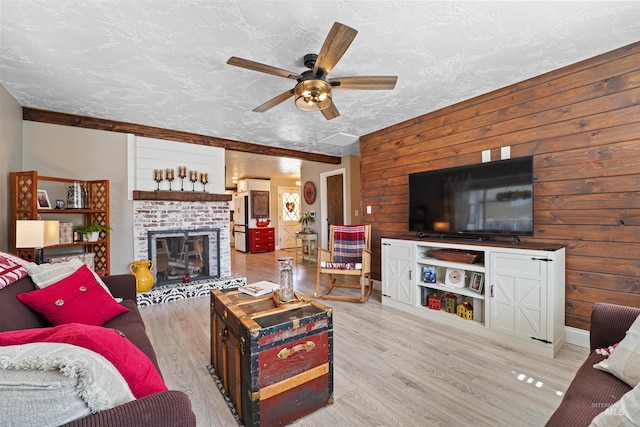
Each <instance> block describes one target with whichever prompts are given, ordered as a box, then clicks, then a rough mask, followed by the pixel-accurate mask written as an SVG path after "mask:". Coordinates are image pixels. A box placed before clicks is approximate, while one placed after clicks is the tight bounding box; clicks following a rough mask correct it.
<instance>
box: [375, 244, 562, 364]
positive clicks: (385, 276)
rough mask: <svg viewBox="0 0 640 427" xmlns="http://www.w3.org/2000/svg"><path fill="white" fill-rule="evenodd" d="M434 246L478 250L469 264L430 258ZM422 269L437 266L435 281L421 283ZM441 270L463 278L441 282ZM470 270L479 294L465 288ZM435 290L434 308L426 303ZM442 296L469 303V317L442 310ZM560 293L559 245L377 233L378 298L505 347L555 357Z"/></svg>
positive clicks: (558, 341)
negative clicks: (437, 306)
mask: <svg viewBox="0 0 640 427" xmlns="http://www.w3.org/2000/svg"><path fill="white" fill-rule="evenodd" d="M440 249H449V250H457V251H461V252H473V253H478V255H479V259H478V261H477V262H475V263H473V264H468V263H461V262H453V261H444V260H441V259H436V258H435V257H433V256H432V254H433V252H432V251H434V250H440ZM425 269H427V272H428V271H435V273H436V274H435V276H436V279H435V283H425V278H424V272H425ZM447 269H456V270H458V271H459V272H460V273H461V274H463V275H464V276H465V284H464V287H454V286H450V285H448V284H447V283H445V275H446V273H447ZM451 271H452V270H449V272H451ZM474 273H476V278H478V277H477V276H478V275H479V277H481V278H482V279H483V281H484V283H483V288H482V290H481V291H480V292H479V293H478V292H476V291H474V290H473V289H471V288H470V286H469V280H470V278H471V277H472V276H473V275H474ZM458 286H460V285H458ZM434 292H435V293H437V294H438V296H439V297H440V298H441V304H440V305H441V309H440V310H435V309H430V308H429V307H428V301H427V297H428V295H430V294H432V293H434ZM446 295H450V297H449V298H450V300H453V298H454V297H455V301H456V304H459V303H462V302H463V301H464V302H468V303H469V304H471V305H472V307H473V320H466V319H464V318H462V317H459V316H458V315H457V314H456V313H448V312H446V311H445V307H446V303H445V296H446ZM564 295H565V248H564V247H563V246H558V245H544V246H543V245H538V244H524V243H523V244H511V243H509V242H493V241H490V240H489V241H480V242H460V241H457V240H455V241H454V240H445V239H437V238H428V237H425V238H417V237H407V238H406V239H403V238H400V239H397V238H382V304H384V305H388V306H391V307H394V308H397V309H400V310H403V311H406V312H409V313H412V314H415V315H417V316H421V317H424V318H428V319H432V320H434V321H438V322H442V323H446V324H449V325H452V326H455V327H458V328H460V329H464V330H467V331H470V332H474V333H477V334H482V335H484V336H486V337H491V338H493V339H496V340H500V341H502V342H504V343H505V344H507V345H513V346H514V347H518V348H526V349H527V350H529V351H532V352H535V353H538V354H542V355H545V356H547V357H555V355H556V354H557V353H558V351H559V350H560V348H561V347H562V345H563V344H564V304H565V296H564Z"/></svg>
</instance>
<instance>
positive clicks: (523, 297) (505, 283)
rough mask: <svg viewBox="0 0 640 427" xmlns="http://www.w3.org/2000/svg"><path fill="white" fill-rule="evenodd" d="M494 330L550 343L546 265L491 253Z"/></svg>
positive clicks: (524, 257) (528, 257)
mask: <svg viewBox="0 0 640 427" xmlns="http://www.w3.org/2000/svg"><path fill="white" fill-rule="evenodd" d="M490 260H491V264H490V265H491V269H490V271H491V274H490V276H491V277H490V286H491V288H490V289H489V292H490V299H491V323H490V327H491V329H493V330H495V331H497V332H502V333H507V334H510V335H515V336H518V337H521V338H527V339H531V338H533V339H536V340H539V341H542V342H547V340H548V339H549V338H550V337H547V302H546V301H547V291H548V289H547V288H548V278H547V261H548V260H545V259H544V258H538V257H534V256H531V255H524V254H513V253H501V252H492V253H491V255H490Z"/></svg>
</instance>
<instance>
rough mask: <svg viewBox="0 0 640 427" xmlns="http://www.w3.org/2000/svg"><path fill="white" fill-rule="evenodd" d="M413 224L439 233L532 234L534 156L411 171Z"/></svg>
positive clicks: (411, 226) (413, 227)
mask: <svg viewBox="0 0 640 427" xmlns="http://www.w3.org/2000/svg"><path fill="white" fill-rule="evenodd" d="M409 230H410V231H416V232H421V233H424V234H425V235H434V234H436V235H440V236H441V237H449V236H450V237H465V236H467V237H475V236H478V237H483V236H489V235H503V236H514V237H517V236H532V235H533V157H532V156H528V157H519V158H515V159H509V160H501V161H495V162H489V163H481V164H476V165H468V166H459V167H454V168H450V169H440V170H433V171H427V172H419V173H414V174H411V175H409Z"/></svg>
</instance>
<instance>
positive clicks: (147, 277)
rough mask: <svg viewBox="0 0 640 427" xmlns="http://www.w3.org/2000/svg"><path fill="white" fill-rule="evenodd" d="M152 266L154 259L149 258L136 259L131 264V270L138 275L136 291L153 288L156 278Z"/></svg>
mask: <svg viewBox="0 0 640 427" xmlns="http://www.w3.org/2000/svg"><path fill="white" fill-rule="evenodd" d="M152 268H153V261H150V260H148V259H143V260H140V261H134V262H132V263H131V264H129V271H131V274H133V275H134V276H136V292H146V291H148V290H149V289H151V288H153V283H154V281H155V279H154V277H153V273H152V272H151V269H152Z"/></svg>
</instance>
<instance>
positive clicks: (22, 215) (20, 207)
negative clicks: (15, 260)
mask: <svg viewBox="0 0 640 427" xmlns="http://www.w3.org/2000/svg"><path fill="white" fill-rule="evenodd" d="M40 182H43V183H44V182H48V183H49V184H50V185H53V186H56V183H57V186H58V188H61V186H63V185H64V184H66V187H68V185H70V184H73V183H74V182H78V183H80V184H83V185H84V186H85V188H86V189H87V198H86V200H87V208H84V209H40V208H39V207H38V198H37V196H38V189H43V188H39V185H40ZM58 191H59V192H57V193H55V194H54V193H49V197H50V198H51V204H52V206H55V199H56V198H59V199H60V198H61V199H64V200H65V201H66V197H67V194H66V192H64V194H60V191H61V190H58ZM65 217H66V218H68V219H73V218H77V217H81V220H82V223H84V224H96V223H99V224H103V225H107V226H109V225H110V218H109V181H108V180H94V181H84V180H79V179H70V178H58V177H52V176H43V175H38V172H37V171H24V172H11V173H10V174H9V250H10V251H11V252H13V253H15V254H17V255H18V256H19V257H21V258H24V259H26V260H28V261H33V260H34V259H35V249H31V248H20V249H17V248H16V221H17V220H37V219H53V220H61V221H62V220H64V219H65ZM70 222H72V221H70ZM109 239H110V237H109V233H100V239H99V240H98V241H97V242H73V243H66V244H60V245H55V246H50V247H48V248H47V249H53V248H65V247H77V248H81V249H83V250H84V252H93V253H94V254H95V268H96V272H97V273H98V274H101V275H106V274H110V261H109V260H110V240H109ZM45 251H46V249H45Z"/></svg>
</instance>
